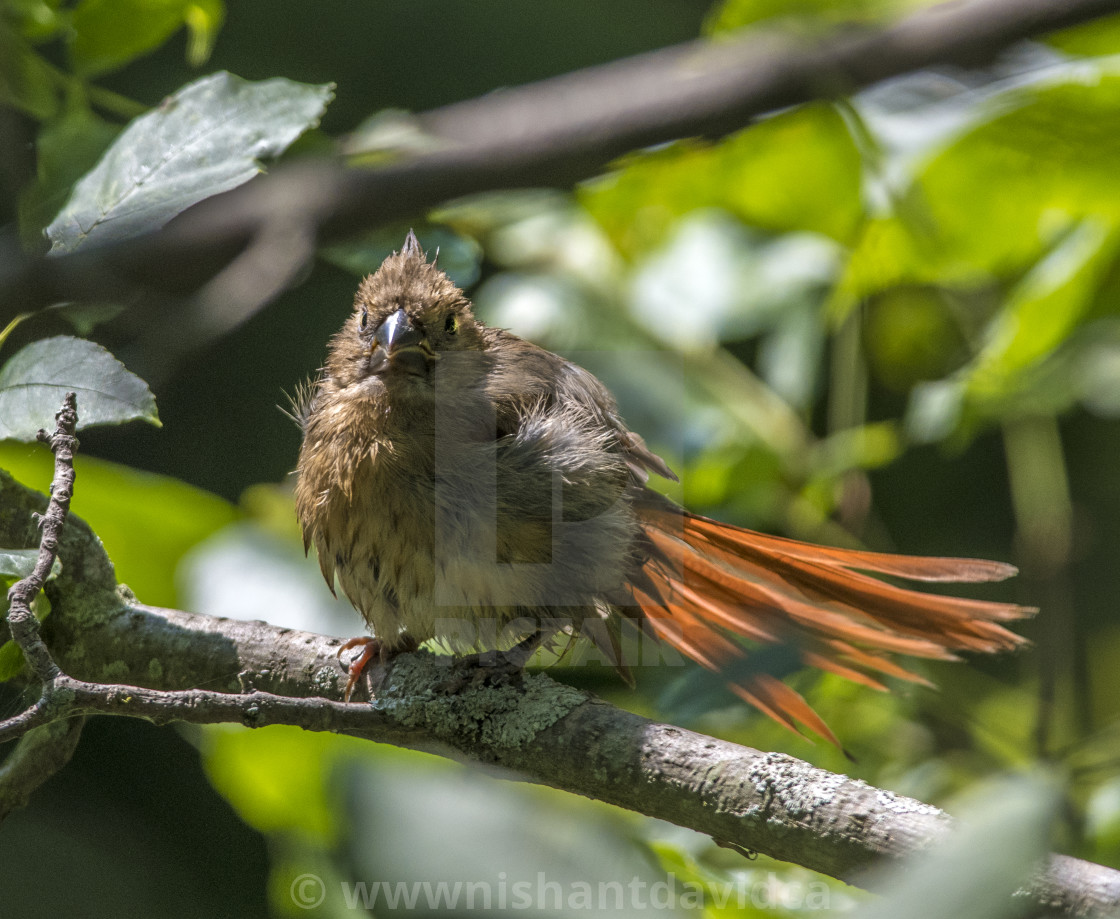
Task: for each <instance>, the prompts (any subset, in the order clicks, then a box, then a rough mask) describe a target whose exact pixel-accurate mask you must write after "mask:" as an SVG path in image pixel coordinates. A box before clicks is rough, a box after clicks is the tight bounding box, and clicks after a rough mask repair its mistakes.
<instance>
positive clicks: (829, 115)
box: [581, 103, 863, 254]
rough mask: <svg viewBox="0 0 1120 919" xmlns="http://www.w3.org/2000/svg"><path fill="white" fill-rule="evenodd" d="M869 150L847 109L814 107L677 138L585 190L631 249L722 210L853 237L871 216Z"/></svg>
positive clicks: (769, 225) (763, 224)
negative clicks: (865, 164)
mask: <svg viewBox="0 0 1120 919" xmlns="http://www.w3.org/2000/svg"><path fill="white" fill-rule="evenodd" d="M861 189H862V174H861V160H860V154H859V150H858V148H857V146H856V143H855V141H854V140H853V138H852V135H851V133H850V131H849V129H848V126H847V124H846V122H845V121H844V118H843V117H842V116H841V114H840V113H839V111H838V110H837V109H836V108H835V107H833V106H831V105H827V104H824V103H818V104H813V105H806V106H803V107H801V108H798V109H794V110H792V111H789V112H785V113H783V114H781V115H777V116H775V117H773V118H768V119H766V120H765V121H762V122H760V123H759V124H756V125H754V126H753V127H751V128H748V129H747V130H745V131H741V132H739V133H738V134H735V135H733V136H732V137H729V138H727V139H726V140H724V141H722V142H720V143H718V144H711V145H707V144H701V143H699V142H691V143H686V144H685V143H682V144H676V145H673V146H671V147H668V148H665V149H663V150H657V151H654V152H652V153H646V154H642V155H640V156H635V157H632V158H630V159H629V160H628V161H624V162H623V163H622V164H621V167H620V169H619V170H618V171H617V172H613V173H611V174H609V175H607V176H606V177H604V178H603V179H600V180H598V181H597V182H595V183H592V184H589V185H588V186H586V187H585V188H584V189H583V190H582V192H581V200H582V201H583V203H584V205H585V206H586V207H587V208H588V210H589V211H590V212H591V213H592V215H593V216H595V218H596V219H597V220H599V222H600V223H601V224H602V225H603V227H604V228H605V229H606V230H607V232H608V233H609V234H610V236H611V237H612V239H614V241H615V242H616V243H617V244H618V245H619V246H620V247H621V248H622V249H623V251H625V252H628V253H631V254H633V253H634V252H637V251H641V250H644V249H648V248H651V247H653V246H655V245H657V244H658V243H660V242H662V241H663V239H664V238H665V236H666V235H667V233H668V230H669V228H670V227H671V226H672V224H673V221H675V220H676V219H677V218H679V217H680V216H682V215H683V214H686V213H689V212H690V211H694V210H698V209H701V208H711V207H720V208H724V209H726V210H729V211H731V212H732V213H733V214H735V215H736V216H738V217H739V218H740V219H742V220H743V221H744V222H746V223H748V224H752V225H754V226H757V227H759V228H761V229H765V230H771V231H788V230H807V231H811V232H816V233H822V234H824V235H826V236H831V237H832V238H834V239H836V240H839V241H841V242H846V241H848V240H849V239H851V238H852V236H853V234H854V233H855V231H856V228H857V227H858V225H859V222H860V220H861V218H862V215H863V202H862V197H861V196H862V190H861Z"/></svg>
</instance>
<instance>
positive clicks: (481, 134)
mask: <svg viewBox="0 0 1120 919" xmlns="http://www.w3.org/2000/svg"><path fill="white" fill-rule="evenodd" d="M1117 11H1120V0H967V2H953V3H945V4H943V5H941V6H938V7H934V8H932V9H926V10H922V11H920V12H917V13H915V14H913V15H912V16H910V17H908V18H906V19H903V20H901V21H899V22H897V23H895V24H893V25H890V26H887V27H884V28H881V29H874V30H864V31H845V32H842V33H839V34H836V35H833V36H830V37H828V38H826V39H823V40H821V41H819V42H815V43H813V42H807V41H804V40H799V39H797V38H795V37H793V36H790V35H783V34H780V33H775V32H762V31H759V30H755V31H752V32H750V33H749V34H746V35H744V36H741V37H738V38H732V39H729V40H726V41H719V42H692V43H688V44H684V45H679V46H676V47H671V48H666V49H663V50H660V51H656V52H653V53H650V54H645V55H640V56H637V57H634V58H630V59H626V60H622V61H616V62H614V63H611V64H607V65H604V66H600V67H593V68H590V69H587V70H583V71H578V72H575V73H571V74H567V75H564V76H561V77H556V78H553V79H550V80H545V81H542V82H539V83H534V84H530V85H527V86H523V87H520V88H517V89H512V90H505V91H502V92H498V93H490V94H487V95H486V96H482V97H480V98H478V99H474V100H470V101H467V102H461V103H457V104H454V105H449V106H446V107H444V108H440V109H436V110H434V111H431V112H428V113H426V114H422V115H419V116H417V117H415V118H414V119H412V120H411V127H412V128H413V130H414V133H415V135H416V136H417V138H418V143H417V144H416V145H415V149H413V151H412V152H411V153H404V154H402V156H401V157H399V158H398V159H396V160H394V161H392V162H390V163H389V164H387V165H384V166H381V167H380V168H348V167H347V166H346V165H345V163H344V162H343V161H342V160H341V159H331V158H324V159H318V160H314V161H304V162H300V163H294V164H290V165H287V166H283V167H279V168H276V169H275V170H273V171H272V172H271V173H270V174H269V175H266V176H262V177H260V178H258V179H256V180H254V181H252V182H249V183H247V184H246V185H243V186H241V187H240V188H237V189H235V190H233V191H230V192H227V193H225V194H221V195H216V196H214V197H212V198H209V199H207V200H206V201H203V202H201V203H200V204H198V205H196V206H195V207H193V208H191V209H190V210H188V211H187V212H185V213H184V214H182V215H181V216H180V217H179V218H177V219H176V220H174V221H172V222H171V223H170V224H168V225H167V226H166V227H165V228H163V229H162V230H160V231H158V232H154V233H150V234H147V235H145V236H142V237H137V238H135V239H131V240H127V241H124V242H120V243H115V244H112V245H104V246H100V247H98V246H95V245H90V246H88V247H86V248H84V249H82V250H79V251H78V252H75V253H72V254H69V255H63V256H59V257H55V258H34V257H30V256H26V255H15V254H12V255H10V256H9V257H7V258H5V259H3V260H0V303H10V304H11V307H8V309H9V310H11V311H15V310H27V309H33V308H36V307H41V306H45V305H47V304H50V303H55V302H59V301H63V300H89V299H92V300H122V299H125V298H127V297H129V296H132V295H135V294H137V293H140V292H143V293H147V294H148V295H149V296H150V295H152V293H153V292H155V291H162V292H165V293H166V292H168V291H182V290H183V289H194V288H197V287H198V286H200V285H201V284H202V283H204V282H205V281H206V280H207V279H208V278H209V277H211V276H212V275H213V274H214V273H215V272H217V271H218V270H219V269H220V268H221V267H222V266H223V265H225V264H227V263H228V262H229V261H230V260H231V259H232V258H234V257H235V256H236V255H237V253H238V252H241V251H242V250H243V249H245V248H246V247H247V246H249V245H250V244H251V242H252V241H253V240H255V239H257V238H258V237H260V235H261V234H262V233H263V232H264V231H265V229H266V228H267V227H269V226H271V225H273V224H275V223H277V222H281V223H283V224H284V225H286V226H289V227H291V226H299V227H302V228H303V231H305V232H306V235H307V238H309V239H318V240H320V241H323V240H330V239H334V238H338V237H342V236H346V235H350V234H354V233H356V232H359V231H361V230H364V229H368V228H370V227H373V226H378V225H382V224H385V223H388V222H391V221H394V220H399V219H403V218H406V217H411V216H414V215H416V214H418V213H422V212H423V211H425V210H426V209H428V208H430V207H433V206H435V205H437V204H440V203H442V202H444V201H447V200H449V199H452V198H456V197H460V196H463V195H467V194H471V193H474V192H481V191H490V190H495V189H503V188H516V187H528V186H541V185H560V186H565V187H567V186H570V185H571V184H572V183H573V182H576V181H579V180H581V179H584V178H587V177H589V176H591V175H594V174H596V173H597V172H599V171H601V170H602V169H604V168H605V167H606V166H607V165H608V164H609V163H610V162H611V161H612V160H614V159H615V158H617V157H618V156H620V155H622V154H623V153H626V152H628V151H630V150H633V149H636V148H639V147H642V146H647V145H650V144H657V143H664V142H667V141H671V140H674V139H677V138H681V137H690V136H705V137H720V136H723V135H725V134H727V133H729V132H731V131H735V130H738V129H740V128H742V127H745V126H746V125H747V124H749V123H750V122H751V121H752V120H753V119H755V118H758V117H759V116H761V115H765V114H767V113H770V112H773V111H776V110H778V109H781V108H784V107H786V106H791V105H797V104H799V103H803V102H808V101H811V100H814V99H818V98H830V97H834V96H837V95H840V94H843V93H850V92H852V91H854V90H856V89H859V88H861V87H864V86H868V85H870V84H872V83H875V82H877V81H880V80H883V79H886V78H888V77H891V76H896V75H899V74H902V73H907V72H910V71H914V70H917V69H920V68H923V67H929V66H932V65H935V64H959V65H964V66H975V65H979V64H983V63H986V62H989V61H991V60H993V59H994V58H996V57H997V56H998V55H999V54H1000V52H1002V51H1003V50H1005V49H1006V48H1008V47H1009V46H1011V45H1012V44H1014V43H1016V42H1018V41H1021V40H1022V39H1025V38H1029V37H1031V36H1034V35H1039V34H1043V33H1045V32H1048V31H1052V30H1054V29H1059V28H1063V27H1066V26H1071V25H1075V24H1077V23H1080V22H1085V21H1087V20H1091V19H1094V18H1096V17H1099V16H1103V15H1105V14H1107V13H1112V12H1117ZM6 318H7V317H6V315H4V314H3V313H2V312H0V325H2V324H3V322H4V321H5V320H6Z"/></svg>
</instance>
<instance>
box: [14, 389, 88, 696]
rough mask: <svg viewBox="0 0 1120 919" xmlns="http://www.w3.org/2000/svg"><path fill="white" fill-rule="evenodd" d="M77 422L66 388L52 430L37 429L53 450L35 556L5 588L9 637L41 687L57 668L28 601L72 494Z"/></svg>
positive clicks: (42, 576)
mask: <svg viewBox="0 0 1120 919" xmlns="http://www.w3.org/2000/svg"><path fill="white" fill-rule="evenodd" d="M77 424H78V408H77V396H75V394H74V393H72V392H68V393H67V394H66V397H65V398H64V399H63V402H62V408H61V409H59V411H58V413H57V414H56V415H55V425H56V426H55V431H54V433H53V434H48V433H47V432H46V431H43V430H40V431H39V440H41V441H42V442H43V443H46V444H49V445H50V448H51V450H52V452H53V453H54V479H53V480H52V482H51V500H50V502H49V503H48V504H47V512H46V513H45V514H44V515H43V516H41V517H40V518H39V526H40V527H41V528H42V530H43V536H42V538H41V539H40V541H39V558H38V560H37V561H36V562H35V568H34V570H33V571H32V572H31V574H29V575H28V576H27V577H25V578H23V579H22V580H19V581H16V583H15V584H13V585H12V588H11V590H9V591H8V628H9V629H10V630H11V633H12V640H13V641H15V643H16V644H17V645H19V647H20V650H21V651H23V656H24V657H25V658H26V659H27V662H28V664H30V666H31V669H32V671H34V673H35V675H36V676H37V677H38V678H39V679H40V680H42V682H43V685H44V687H45V686H47V685H49V684H50V682H51V681H52V680H53V679H54V678H55V677H57V676H58V674H59V669H58V666H57V665H56V664H55V662H54V661H53V660H51V655H50V652H49V651H48V650H47V646H46V645H45V644H43V639H42V638H40V637H39V620H38V619H36V618H35V614H34V613H33V612H32V611H31V601H32V600H34V599H35V598H36V597H37V596H38V595H39V591H40V590H42V589H43V585H44V584H45V583H46V581H47V576H48V575H49V574H50V571H51V566H52V565H54V560H55V558H56V557H57V555H58V547H59V543H60V542H61V539H62V527H63V524H64V523H65V522H66V514H67V513H68V512H69V510H70V498H71V496H72V495H73V494H74V451H75V450H76V449H77V447H78V438H77V437H75V436H74V430H75V428H76V426H77Z"/></svg>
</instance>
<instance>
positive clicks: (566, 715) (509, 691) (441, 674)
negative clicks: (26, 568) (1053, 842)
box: [0, 474, 1120, 916]
mask: <svg viewBox="0 0 1120 919" xmlns="http://www.w3.org/2000/svg"><path fill="white" fill-rule="evenodd" d="M41 502H42V498H41V497H40V496H36V495H35V494H34V493H32V492H29V491H28V490H27V489H24V488H23V487H22V486H20V485H18V484H17V483H15V482H14V481H12V480H11V479H10V478H8V477H6V476H4V475H2V474H0V544H8V545H11V544H13V543H15V542H16V541H18V540H20V539H21V534H22V532H23V530H21V529H20V528H19V526H18V524H17V523H16V521H18V520H19V519H20V517H21V516H24V517H25V515H26V514H27V513H28V512H29V511H30V510H31V509H33V508H37V507H41V506H42V504H41ZM60 555H61V558H62V560H63V568H62V573H61V574H60V575H59V577H58V578H56V579H55V580H53V581H51V582H49V583H48V585H47V589H48V591H49V593H50V597H51V601H52V604H53V607H54V612H53V613H52V615H51V617H50V619H49V620H47V623H46V628H45V632H46V635H47V639H48V641H49V642H50V644H51V647H52V648H53V650H54V652H55V655H56V660H57V661H58V663H59V664H60V665H61V667H62V669H63V670H64V671H65V674H73V675H74V676H67V675H65V674H63V675H60V676H58V677H56V678H55V680H54V681H53V684H52V685H53V691H52V693H51V695H50V697H49V700H48V703H47V704H45V705H43V706H42V707H41V708H40V709H39V713H38V714H37V716H36V717H37V721H36V723H39V724H43V723H53V722H56V721H58V720H60V719H62V718H65V717H69V716H73V715H77V714H95V713H104V714H117V715H121V714H123V715H132V716H135V717H141V718H146V719H148V720H151V721H154V722H156V723H164V722H167V721H172V720H178V721H189V722H194V723H214V722H220V721H231V722H237V723H242V724H247V725H249V726H252V727H260V726H263V725H266V724H277V723H284V724H294V725H298V726H301V727H304V728H306V729H308V730H326V731H336V732H342V733H347V734H351V735H354V736H357V737H362V738H366V739H369V740H373V741H377V742H382V743H392V744H396V745H399V746H405V747H410V748H413V749H422V750H427V751H429V752H435V753H439V754H442V755H449V756H455V757H460V758H466V759H473V760H479V761H483V762H488V763H495V764H499V765H501V766H504V767H507V768H509V769H512V770H516V771H517V772H518V773H519V774H520V775H521V776H522V777H524V778H525V779H526V780H528V781H534V782H539V783H542V784H546V785H551V786H553V787H555V788H560V789H564V790H567V791H570V792H573V793H576V794H581V795H585V796H588V797H592V798H597V799H599V800H602V801H607V802H610V803H612V804H616V805H618V806H620V807H624V808H627V809H630V810H634V811H637V812H639V813H643V814H648V815H650V816H655V817H660V818H662V819H665V820H669V821H672V822H674V823H677V824H679V825H681V826H687V827H691V828H693V829H695V830H698V831H700V832H702V833H707V834H710V835H711V836H713V837H714V838H716V839H718V840H720V841H721V842H728V843H733V844H735V845H737V846H740V847H742V848H745V849H751V850H754V851H757V852H763V853H766V854H768V855H772V856H774V857H776V858H780V859H783V860H786V861H790V862H794V863H796V864H800V865H804V866H805V867H808V868H812V869H814V870H817V871H821V872H823V873H825V874H829V875H831V876H834V877H840V878H844V879H846V880H851V881H854V882H859V880H860V878H859V872H860V869H861V868H863V867H865V866H866V865H868V864H869V863H870V862H872V861H875V860H881V859H887V860H893V859H899V858H902V857H904V856H906V855H908V854H911V853H913V852H915V851H916V850H919V849H921V848H923V847H925V846H927V845H929V844H930V843H931V842H933V841H936V840H937V839H939V838H941V837H943V836H944V835H945V833H946V832H948V830H949V828H950V826H951V821H950V818H949V817H948V816H947V815H946V814H945V813H944V812H942V811H940V810H939V809H937V808H935V807H931V806H930V805H927V804H923V803H922V802H920V801H915V800H913V799H911V798H905V797H902V796H900V795H895V794H892V793H890V792H886V791H883V790H881V789H877V788H873V787H871V786H869V785H867V784H865V783H864V782H860V781H856V780H853V779H850V778H847V777H846V776H841V775H834V774H832V773H829V772H825V771H824V770H821V769H817V768H815V767H813V766H810V765H809V764H807V763H803V762H800V761H799V760H796V759H794V758H792V757H789V756H785V755H782V754H777V753H762V752H760V751H758V750H752V749H750V748H749V747H742V746H739V745H737V744H732V743H727V742H725V741H721V740H718V739H715V738H712V737H706V736H704V735H701V734H697V733H694V732H692V731H687V730H684V729H682V728H678V727H673V726H671V725H666V724H658V723H656V722H653V721H650V720H648V719H646V718H643V717H641V716H638V715H634V714H631V713H629V712H624V711H620V710H619V709H617V708H615V707H613V706H611V705H608V704H606V703H604V702H602V701H600V700H597V699H595V698H593V697H591V696H589V695H587V694H586V693H583V692H580V691H577V690H574V689H572V688H570V687H566V686H562V685H560V684H558V683H556V682H555V681H553V680H552V679H550V678H549V677H547V676H545V675H543V674H534V675H528V676H526V677H525V678H524V681H523V682H522V683H521V684H519V685H518V684H509V685H505V686H498V687H489V686H481V687H478V686H475V687H470V688H468V689H466V690H464V691H462V692H458V693H450V694H449V693H447V692H445V691H443V690H442V689H441V685H443V684H446V683H447V677H448V668H449V667H450V666H451V663H450V659H449V658H447V657H439V656H436V655H432V654H426V653H418V654H410V655H402V656H401V657H399V658H397V659H396V660H395V661H394V662H393V663H392V664H391V665H390V667H389V669H388V671H387V672H386V671H384V670H382V671H377V672H375V673H373V674H372V678H373V679H374V680H375V681H378V680H380V681H382V685H381V687H380V689H379V690H378V692H377V698H376V701H375V702H374V703H373V704H368V705H363V704H354V703H352V704H345V703H342V702H341V701H339V700H340V699H341V693H342V685H343V683H344V674H343V672H342V670H341V669H340V667H339V664H338V661H337V660H336V657H335V653H336V651H337V648H338V644H339V642H338V640H337V639H335V638H328V637H326V636H322V635H314V634H311V633H307V632H297V631H294V630H291V629H279V628H276V627H274V626H270V625H268V624H266V623H263V622H241V621H234V620H227V619H215V618H212V617H206V616H200V615H195V614H191V613H184V612H180V611H177V610H163V609H156V608H153V607H147V606H144V605H142V604H140V603H138V602H136V600H135V598H134V597H133V596H132V595H131V593H130V592H129V591H128V590H127V589H122V590H115V589H112V586H111V580H112V569H111V567H110V566H109V564H108V560H107V559H105V557H104V550H103V549H102V547H101V545H100V543H99V542H98V541H97V540H96V538H95V537H93V535H92V534H91V533H90V532H89V530H88V528H87V527H86V526H85V524H84V523H83V522H82V521H81V520H80V519H78V518H74V517H71V518H70V520H69V521H68V524H67V528H66V531H65V533H64V536H63V539H62V543H61V546H60ZM100 684H110V685H100ZM197 686H207V687H218V688H219V690H220V691H213V690H199V689H192V688H191V687H197ZM296 697H299V698H296ZM22 730H23V728H22V727H20V726H13V725H12V724H11V723H10V722H9V723H8V727H7V728H6V733H5V732H4V731H5V729H0V736H7V737H11V736H17V735H18V733H20V732H21V731H22ZM1030 896H1031V899H1033V900H1034V901H1035V902H1037V903H1041V904H1045V905H1046V906H1047V907H1048V908H1049V910H1050V911H1051V912H1052V913H1053V914H1061V915H1071V916H1089V915H1097V914H1102V915H1106V914H1110V913H1114V912H1115V911H1116V910H1118V909H1120V872H1116V871H1112V870H1110V869H1107V868H1103V867H1101V866H1099V865H1093V864H1091V863H1088V862H1083V861H1079V860H1077V859H1071V858H1067V857H1065V856H1053V857H1052V858H1051V860H1050V862H1049V864H1048V866H1047V867H1046V868H1045V869H1044V870H1043V871H1041V872H1040V873H1039V874H1038V875H1037V876H1036V877H1035V878H1034V880H1033V881H1032V883H1031V888H1030Z"/></svg>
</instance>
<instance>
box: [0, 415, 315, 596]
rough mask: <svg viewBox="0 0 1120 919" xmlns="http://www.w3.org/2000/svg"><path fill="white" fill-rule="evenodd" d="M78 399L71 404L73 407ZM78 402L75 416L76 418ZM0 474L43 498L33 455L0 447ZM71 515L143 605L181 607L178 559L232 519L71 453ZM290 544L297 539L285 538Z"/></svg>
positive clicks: (192, 491)
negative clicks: (100, 545) (73, 484)
mask: <svg viewBox="0 0 1120 919" xmlns="http://www.w3.org/2000/svg"><path fill="white" fill-rule="evenodd" d="M80 398H81V397H79V400H80ZM81 407H82V406H81V401H79V403H78V410H79V412H80V411H81ZM0 469H6V470H7V471H8V472H10V473H11V474H12V475H13V476H15V478H17V479H18V480H19V481H21V482H23V483H24V484H25V485H27V486H29V487H31V488H35V489H38V490H39V491H42V492H46V490H47V489H48V487H49V486H50V481H51V474H52V471H53V460H52V457H51V455H50V453H49V452H48V451H47V450H45V449H41V448H28V447H27V446H26V445H24V444H19V443H14V442H12V441H8V442H6V443H5V442H0ZM74 471H75V473H76V475H77V487H76V488H75V491H74V500H73V503H72V505H71V510H72V511H73V513H75V514H76V515H78V516H79V517H81V518H82V519H83V520H84V521H86V523H88V524H89V525H90V527H91V528H92V529H93V531H94V532H95V533H96V534H97V535H98V538H100V539H101V541H102V542H103V543H104V544H105V551H106V552H108V553H109V557H110V558H111V559H112V560H113V566H114V567H115V568H116V572H117V578H118V579H119V580H121V581H124V582H125V583H127V584H128V585H129V586H130V587H131V588H132V589H133V590H134V591H135V592H136V594H137V596H139V597H142V598H143V600H144V601H145V602H146V603H153V604H157V605H162V606H181V605H182V603H181V602H180V597H179V593H178V591H177V589H176V583H175V572H176V569H177V568H178V567H179V563H180V561H181V560H182V558H183V556H184V555H186V553H187V552H188V551H189V550H190V549H191V548H192V547H194V546H196V545H198V544H199V543H200V542H202V541H203V540H205V539H206V538H207V537H209V536H210V535H211V534H213V533H214V532H216V531H217V530H220V529H222V528H223V527H225V526H228V525H229V524H230V523H232V522H233V521H234V520H235V519H237V511H236V509H235V508H234V507H233V506H232V505H231V504H230V503H229V502H228V501H225V500H223V499H222V498H219V497H218V496H216V495H213V494H211V493H209V492H207V491H203V490H202V489H200V488H194V487H192V486H190V485H187V484H186V483H185V482H180V481H178V480H177V479H173V478H170V477H169V476H161V475H155V474H154V473H151V472H143V471H141V470H139V469H130V468H129V467H128V466H122V465H119V464H117V463H110V462H107V461H106V460H99V459H96V458H95V457H92V456H88V455H83V454H81V453H79V454H78V455H77V456H76V457H74ZM292 539H293V540H296V541H298V536H296V535H294V534H293V536H292Z"/></svg>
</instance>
